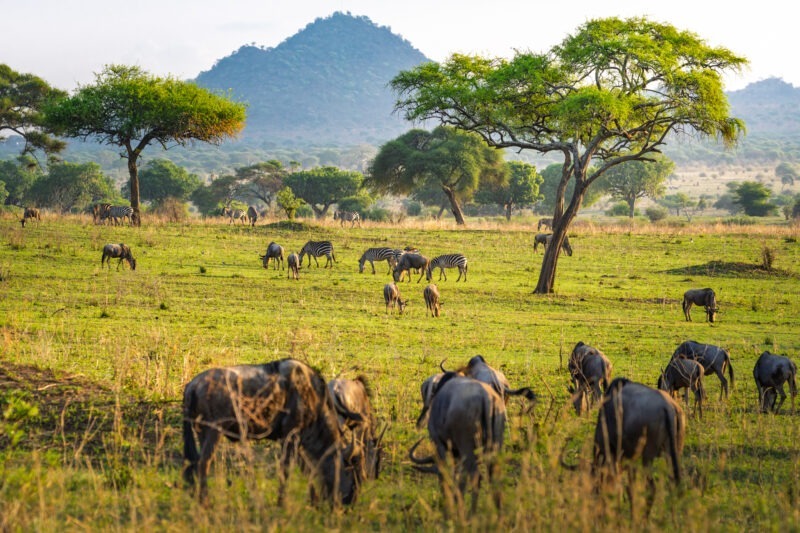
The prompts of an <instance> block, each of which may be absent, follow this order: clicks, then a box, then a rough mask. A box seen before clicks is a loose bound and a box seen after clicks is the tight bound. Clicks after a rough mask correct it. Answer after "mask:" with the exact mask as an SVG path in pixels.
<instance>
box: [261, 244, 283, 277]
mask: <svg viewBox="0 0 800 533" xmlns="http://www.w3.org/2000/svg"><path fill="white" fill-rule="evenodd" d="M258 257H259V258H261V265H262V266H263V267H264V268H267V267H269V260H270V259H274V260H275V270H278V269H279V268H280V269H281V270H283V246H281V245H280V244H278V243H276V242H274V241H273V242H271V243H269V244H268V245H267V251H266V253H264V255H259V256H258Z"/></svg>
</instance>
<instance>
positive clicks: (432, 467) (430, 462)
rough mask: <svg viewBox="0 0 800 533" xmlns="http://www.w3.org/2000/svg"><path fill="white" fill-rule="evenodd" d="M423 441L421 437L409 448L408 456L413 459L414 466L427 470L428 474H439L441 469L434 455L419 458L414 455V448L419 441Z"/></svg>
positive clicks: (422, 470)
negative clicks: (437, 465)
mask: <svg viewBox="0 0 800 533" xmlns="http://www.w3.org/2000/svg"><path fill="white" fill-rule="evenodd" d="M420 442H422V439H419V440H418V441H417V442H416V443H415V444H414V445H413V446H412V447H411V449H410V450H408V458H409V459H411V462H412V463H414V464H413V465H412V466H413V467H414V468H415V469H417V470H419V471H420V472H425V473H428V474H438V473H439V469H438V468H437V467H436V461H435V460H434V458H433V456H432V455H431V456H428V457H423V458H421V459H420V458H417V457H414V450H416V449H417V446H419V443H420Z"/></svg>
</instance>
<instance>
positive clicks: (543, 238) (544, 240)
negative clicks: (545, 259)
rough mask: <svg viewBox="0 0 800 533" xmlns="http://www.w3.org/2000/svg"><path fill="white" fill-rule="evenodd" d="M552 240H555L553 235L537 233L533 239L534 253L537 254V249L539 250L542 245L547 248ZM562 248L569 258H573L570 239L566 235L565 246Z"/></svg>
mask: <svg viewBox="0 0 800 533" xmlns="http://www.w3.org/2000/svg"><path fill="white" fill-rule="evenodd" d="M551 240H553V234H552V233H537V234H536V236H535V237H534V238H533V251H534V252H535V251H536V250H537V248H539V245H540V244H541V245H542V246H543V247H545V248H547V246H548V245H549V244H550V241H551ZM561 248H562V249H563V250H564V251H565V252H566V253H567V255H568V256H570V257H571V256H572V245H570V243H569V237H567V236H566V235H564V244H562V245H561Z"/></svg>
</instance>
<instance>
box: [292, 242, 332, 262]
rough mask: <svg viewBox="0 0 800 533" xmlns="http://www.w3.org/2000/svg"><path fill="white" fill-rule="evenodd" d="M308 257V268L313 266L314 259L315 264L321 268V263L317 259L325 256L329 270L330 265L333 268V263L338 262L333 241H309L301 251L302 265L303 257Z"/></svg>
mask: <svg viewBox="0 0 800 533" xmlns="http://www.w3.org/2000/svg"><path fill="white" fill-rule="evenodd" d="M306 255H308V266H309V267H310V266H311V258H312V257H313V258H314V262H315V263H316V264H317V267H319V261H317V257H321V256H323V255H324V256H325V257H326V258H327V259H328V260H327V261H326V262H325V268H328V265H330V267H331V268H333V263H335V262H336V256H335V255H334V254H333V244H331V241H308V242H307V243H305V244H304V245H303V248H302V249H301V250H300V265H301V266H302V264H303V257H304V256H306Z"/></svg>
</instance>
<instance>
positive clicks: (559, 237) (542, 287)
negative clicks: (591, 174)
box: [533, 184, 585, 294]
mask: <svg viewBox="0 0 800 533" xmlns="http://www.w3.org/2000/svg"><path fill="white" fill-rule="evenodd" d="M584 194H585V189H583V188H582V187H580V186H579V185H578V184H576V185H575V192H574V193H573V194H572V200H571V201H570V203H569V205H568V206H567V209H566V211H564V213H563V214H562V215H561V218H559V219H558V221H557V222H556V221H555V220H554V221H553V236H552V237H551V240H550V244H549V245H548V246H547V247H546V248H545V249H544V258H543V259H542V270H541V271H540V272H539V281H538V283H537V284H536V289H535V290H534V291H533V293H534V294H550V293H551V292H553V286H554V285H555V281H556V267H557V266H558V257H559V255H560V254H561V246H562V245H563V244H564V239H565V238H566V236H567V229H569V225H570V224H571V223H572V221H573V220H574V219H575V216H576V215H577V214H578V209H580V206H581V203H582V202H583V196H584Z"/></svg>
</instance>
